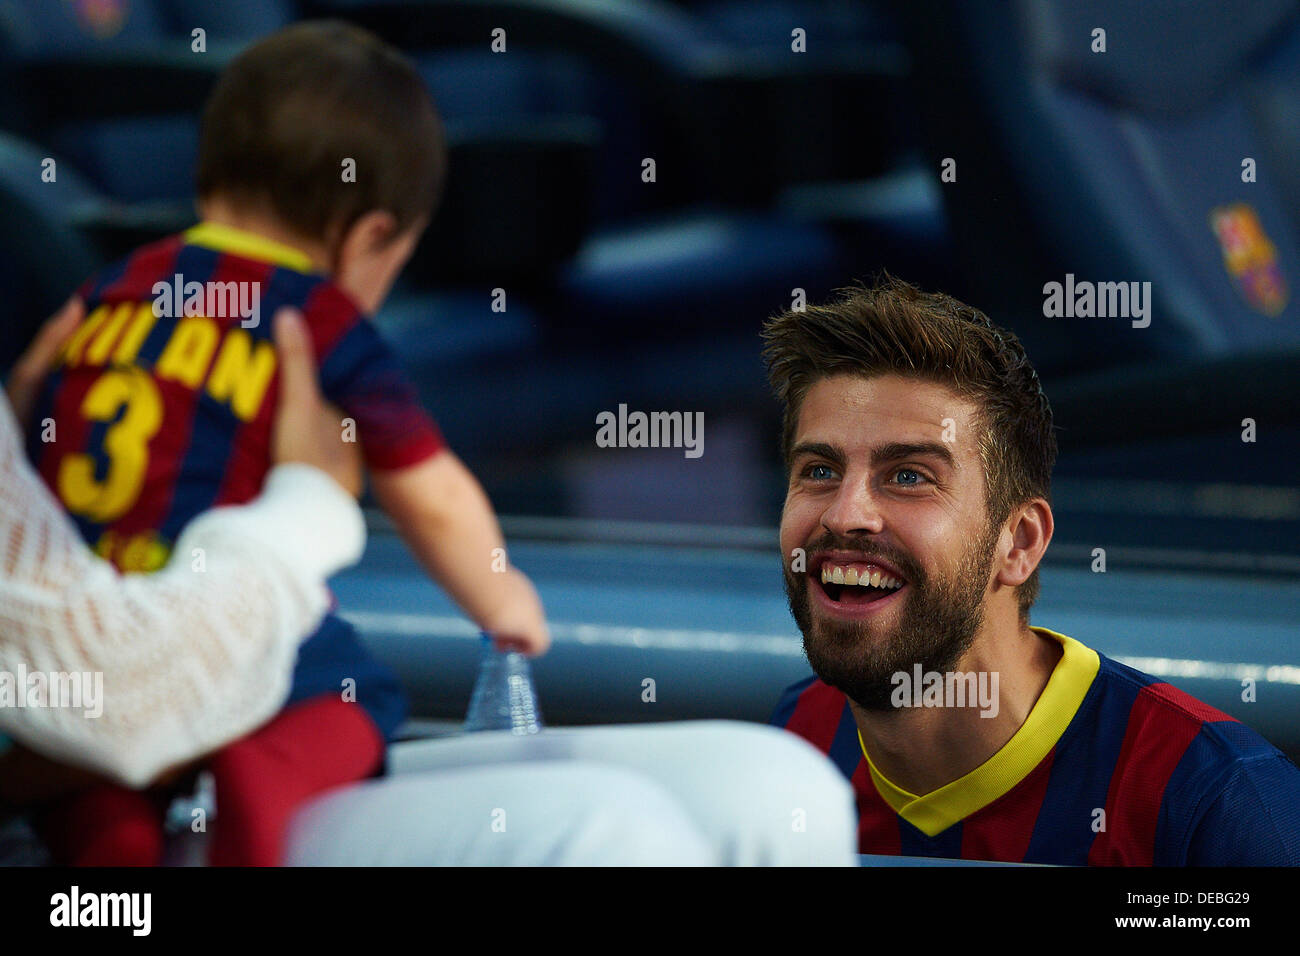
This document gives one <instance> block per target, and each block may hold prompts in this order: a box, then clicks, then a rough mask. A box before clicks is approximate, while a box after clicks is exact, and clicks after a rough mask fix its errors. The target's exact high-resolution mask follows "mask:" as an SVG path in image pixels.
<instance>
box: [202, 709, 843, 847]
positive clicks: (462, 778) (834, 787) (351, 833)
mask: <svg viewBox="0 0 1300 956" xmlns="http://www.w3.org/2000/svg"><path fill="white" fill-rule="evenodd" d="M388 763H389V769H390V773H391V775H390V776H389V777H387V778H385V779H381V780H376V781H371V782H367V783H364V784H360V785H356V786H350V787H344V788H341V789H339V790H335V791H332V792H331V793H329V794H327V795H325V796H322V797H320V798H318V799H317V800H316V801H314V802H313V803H312V804H310V805H309V806H308V807H307V808H305V809H304V810H302V811H300V812H299V814H298V816H297V817H296V818H295V821H294V824H293V827H292V829H291V833H290V840H289V849H288V851H287V862H288V863H289V864H291V865H331V866H341V865H358V866H366V865H404V866H447V865H499V864H513V865H544V864H547V863H581V864H593V865H600V864H605V865H618V864H637V863H642V864H651V865H654V864H658V863H669V864H678V865H688V864H695V863H697V862H700V857H699V851H698V850H697V849H692V847H693V846H695V845H697V844H698V841H699V840H700V839H703V841H704V844H705V846H704V856H703V862H705V863H707V864H710V865H722V866H747V865H770V866H853V865H855V864H856V862H857V856H856V843H857V837H856V831H857V813H856V810H855V809H854V800H853V792H852V789H851V787H850V786H849V784H848V781H846V780H845V779H844V777H843V776H842V775H841V774H840V773H839V771H838V770H836V768H835V767H834V765H832V764H831V762H830V761H829V760H827V759H826V757H825V755H824V754H822V753H821V752H819V751H818V750H817V749H816V748H814V747H812V746H811V745H810V744H808V743H807V742H806V741H804V740H802V739H801V738H798V737H796V736H794V735H793V734H790V733H787V732H785V731H782V730H777V729H775V728H772V727H765V726H761V725H757V724H745V723H740V722H736V721H686V722H680V723H668V724H649V725H646V724H638V725H623V726H611V727H579V728H548V729H547V730H546V731H544V732H543V733H541V734H539V735H537V736H533V737H516V736H513V735H511V734H510V733H509V732H498V733H479V734H467V735H465V736H463V737H451V738H442V739H436V740H426V741H413V742H408V743H400V744H395V745H394V746H392V747H391V748H390V749H389V761H388ZM499 811H503V812H504V816H503V817H501V815H500V814H499ZM219 814H220V809H219V808H218V815H219ZM494 814H497V816H494ZM494 819H504V822H505V829H504V830H500V829H495V830H494V829H493V828H492V822H493V820H494ZM674 821H675V822H674ZM602 828H604V831H603V832H604V833H605V836H606V837H607V838H608V839H606V840H604V841H603V842H602V841H596V840H594V839H587V838H588V837H589V836H590V834H591V833H592V832H600V831H601V830H602ZM579 837H581V839H579ZM615 837H617V838H615ZM573 841H576V844H574V845H570V844H571V843H572V842H573ZM665 857H666V859H665Z"/></svg>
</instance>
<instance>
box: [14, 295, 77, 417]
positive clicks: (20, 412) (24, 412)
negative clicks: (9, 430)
mask: <svg viewBox="0 0 1300 956" xmlns="http://www.w3.org/2000/svg"><path fill="white" fill-rule="evenodd" d="M85 314H86V304H85V303H84V302H82V301H81V300H80V299H78V298H77V297H76V296H73V297H72V298H71V299H69V300H68V301H67V302H65V303H64V304H63V308H61V309H59V311H58V312H56V313H55V314H54V315H53V316H52V317H51V318H49V319H48V320H46V322H45V324H44V325H42V326H41V330H40V331H39V332H37V333H36V338H34V339H33V340H32V344H31V345H29V346H27V351H25V352H23V354H22V355H20V356H19V357H18V361H17V362H15V363H14V367H13V370H12V371H11V372H10V373H9V381H8V382H6V383H5V391H6V392H8V393H9V404H10V405H11V406H13V410H14V418H15V419H17V420H18V424H19V425H20V426H24V427H25V426H26V425H27V417H28V416H29V415H31V413H32V404H33V403H34V402H35V401H36V393H37V392H39V391H40V389H41V382H43V381H45V376H46V375H48V374H49V371H50V369H51V367H53V365H54V360H55V359H56V358H57V357H58V355H59V350H60V349H61V348H63V343H64V342H66V341H67V340H68V336H70V335H71V334H72V330H73V329H75V328H76V327H77V326H78V325H80V324H81V320H82V318H83V317H84V316H85Z"/></svg>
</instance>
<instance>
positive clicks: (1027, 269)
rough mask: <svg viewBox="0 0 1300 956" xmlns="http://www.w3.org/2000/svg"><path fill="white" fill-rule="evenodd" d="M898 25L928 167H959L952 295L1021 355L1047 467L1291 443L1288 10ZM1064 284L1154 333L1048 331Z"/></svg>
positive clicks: (1292, 82)
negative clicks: (1017, 342)
mask: <svg viewBox="0 0 1300 956" xmlns="http://www.w3.org/2000/svg"><path fill="white" fill-rule="evenodd" d="M899 11H900V16H901V17H902V22H903V25H904V32H905V36H906V38H907V43H908V47H909V49H910V51H911V53H912V55H913V57H914V59H915V67H916V69H915V74H914V75H915V77H916V83H917V96H918V102H919V103H920V105H921V109H922V116H923V117H924V119H925V121H926V124H925V125H926V131H925V132H926V140H927V149H928V153H929V162H930V163H931V164H933V168H935V169H937V168H938V166H939V163H940V162H941V160H942V159H943V158H944V157H952V158H954V159H955V160H956V162H957V179H956V181H955V182H951V183H945V184H943V186H942V195H943V198H944V201H945V205H946V208H947V214H948V216H949V218H950V220H951V223H952V228H953V232H954V236H955V238H956V242H957V248H958V249H959V250H960V262H959V265H960V267H961V274H962V279H963V282H962V283H961V286H960V287H959V288H957V289H954V290H953V291H955V292H957V293H958V294H959V295H962V296H963V297H965V298H967V299H968V300H969V301H972V302H975V303H977V304H979V305H980V306H981V307H982V308H984V309H985V310H986V311H987V312H989V313H990V314H991V315H993V316H994V317H995V319H997V320H998V321H1000V322H1003V323H1005V324H1008V325H1010V326H1012V327H1013V328H1014V329H1015V330H1016V331H1017V333H1018V334H1020V335H1021V337H1022V339H1024V341H1025V342H1026V345H1027V347H1028V348H1029V351H1030V355H1031V356H1033V357H1034V359H1035V363H1036V364H1037V365H1038V367H1039V369H1040V370H1041V371H1042V372H1043V373H1044V380H1045V381H1047V382H1048V385H1049V387H1048V391H1049V394H1051V395H1052V400H1053V405H1054V407H1055V409H1056V412H1057V422H1058V424H1059V425H1060V426H1061V428H1062V433H1061V440H1062V442H1063V448H1065V447H1076V446H1078V445H1080V444H1087V443H1088V442H1089V441H1091V442H1094V443H1095V442H1101V443H1108V444H1114V443H1116V442H1121V441H1123V440H1124V439H1125V437H1126V435H1127V437H1130V438H1132V439H1133V440H1135V441H1136V440H1144V441H1151V440H1154V439H1155V438H1156V437H1172V436H1178V435H1194V434H1210V433H1214V434H1227V433H1229V432H1231V431H1233V430H1239V429H1240V428H1241V421H1242V419H1243V417H1245V416H1254V417H1257V418H1258V419H1259V420H1260V421H1261V423H1262V422H1264V421H1265V420H1267V421H1268V424H1269V427H1270V428H1272V427H1275V426H1294V425H1295V424H1297V423H1300V398H1297V396H1296V390H1295V389H1294V387H1293V383H1294V381H1295V378H1296V374H1297V371H1300V322H1298V321H1297V319H1300V301H1298V300H1297V296H1296V291H1297V288H1298V286H1297V283H1300V221H1298V220H1297V218H1296V209H1297V205H1296V202H1295V197H1296V195H1297V193H1296V188H1297V179H1296V173H1295V169H1294V166H1295V164H1294V157H1295V147H1296V145H1297V138H1298V137H1297V123H1300V120H1298V119H1297V115H1296V102H1297V101H1296V99H1295V97H1294V96H1293V95H1291V94H1294V93H1295V92H1296V90H1297V80H1296V75H1297V72H1296V69H1295V67H1296V65H1297V63H1298V62H1300V59H1298V54H1297V50H1298V49H1300V47H1298V45H1300V4H1297V3H1296V2H1295V0H1260V2H1258V3H1252V4H1250V5H1248V6H1245V7H1243V6H1241V5H1238V4H1234V3H1228V2H1224V0H1207V2H1200V3H1196V4H1184V3H1177V2H1171V0H1151V2H1147V3H1142V4H1129V3H1122V2H1112V0H1090V2H1086V3H1076V2H1059V0H1034V2H1030V0H1017V2H1009V3H1001V4H966V3H960V2H951V0H918V2H916V3H911V4H906V5H899ZM936 23H942V24H944V29H943V30H936V29H934V24H936ZM1098 29H1104V31H1105V34H1104V40H1105V52H1101V51H1100V46H1099V43H1100V39H1101V34H1094V30H1098ZM1094 47H1096V51H1094ZM1153 64H1156V65H1158V68H1153ZM1247 159H1252V160H1254V164H1255V166H1254V172H1255V177H1256V178H1255V179H1254V180H1253V181H1246V179H1248V178H1249V177H1243V173H1244V171H1245V170H1244V167H1243V164H1244V162H1245V161H1246V160H1247ZM1246 165H1249V164H1246ZM1067 275H1073V276H1074V277H1075V279H1076V280H1082V281H1088V282H1126V283H1127V282H1149V283H1150V284H1151V285H1150V290H1151V298H1152V303H1151V307H1150V308H1151V311H1150V325H1149V327H1146V328H1134V327H1133V323H1132V322H1131V321H1129V320H1127V319H1125V318H1074V319H1071V318H1047V317H1045V311H1044V306H1045V289H1044V286H1045V284H1046V283H1048V282H1052V281H1055V282H1060V283H1062V284H1064V283H1065V282H1066V279H1067ZM1082 373H1087V374H1082ZM1225 399H1228V400H1225ZM1135 410H1136V411H1140V412H1141V414H1135ZM1261 427H1262V426H1261Z"/></svg>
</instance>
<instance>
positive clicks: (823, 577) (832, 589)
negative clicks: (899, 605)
mask: <svg viewBox="0 0 1300 956" xmlns="http://www.w3.org/2000/svg"><path fill="white" fill-rule="evenodd" d="M809 576H810V577H811V578H812V579H813V581H814V582H816V583H815V584H814V585H813V586H814V587H818V588H820V590H821V591H822V593H823V594H824V595H825V596H826V598H827V599H829V600H830V601H831V602H832V603H834V604H837V605H843V606H861V605H865V604H872V603H874V602H876V601H879V600H882V599H885V598H888V597H891V596H892V595H893V594H894V593H896V592H897V591H899V590H901V589H902V588H904V587H906V586H907V582H906V581H905V580H904V579H903V577H902V576H901V575H899V574H898V573H897V572H896V571H894V570H893V569H892V568H886V567H882V566H881V565H880V564H878V563H876V562H875V561H871V560H866V561H851V560H839V559H835V558H831V557H828V558H826V559H824V560H823V561H822V562H821V563H820V566H819V567H818V568H817V569H816V570H814V571H813V572H812V573H811V574H810V575H809Z"/></svg>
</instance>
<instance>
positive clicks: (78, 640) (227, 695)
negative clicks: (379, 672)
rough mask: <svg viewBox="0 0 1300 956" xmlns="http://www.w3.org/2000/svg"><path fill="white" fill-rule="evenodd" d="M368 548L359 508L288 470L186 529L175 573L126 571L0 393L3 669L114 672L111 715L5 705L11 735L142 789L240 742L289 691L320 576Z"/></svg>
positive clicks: (309, 474) (315, 478)
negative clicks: (103, 546) (84, 534)
mask: <svg viewBox="0 0 1300 956" xmlns="http://www.w3.org/2000/svg"><path fill="white" fill-rule="evenodd" d="M364 547H365V523H364V519H363V517H362V515H361V512H360V509H359V508H358V507H357V504H356V502H355V501H353V500H352V499H351V498H350V497H349V496H348V495H347V494H346V493H345V492H344V491H343V490H342V489H341V488H339V487H338V486H337V485H336V484H335V483H334V482H333V481H332V480H331V479H330V478H329V477H328V476H327V475H325V474H324V473H322V472H319V471H317V470H316V469H313V468H310V467H309V466H306V465H280V466H278V467H277V468H275V469H273V470H272V472H271V473H270V475H269V476H268V480H267V483H266V488H265V491H264V493H263V495H262V497H261V498H260V499H259V500H258V501H257V502H254V503H252V504H249V505H246V506H243V507H239V508H223V509H217V510H215V511H212V512H209V513H207V514H205V515H202V516H200V517H199V518H197V519H196V520H194V521H193V522H191V524H190V525H189V526H188V527H187V528H186V529H185V531H184V532H183V533H182V535H181V536H180V539H179V540H178V541H177V543H176V546H175V548H174V550H173V555H174V557H173V560H172V561H171V562H170V563H169V564H167V565H166V567H164V568H163V569H161V570H160V571H158V572H157V573H155V574H150V575H126V576H121V575H119V574H118V573H117V572H116V571H115V570H114V569H113V568H112V566H111V565H109V564H107V563H106V562H104V561H102V560H100V559H99V558H97V557H96V556H94V555H93V554H92V553H91V552H90V551H89V550H87V548H86V547H85V545H84V544H83V543H82V541H81V538H80V536H79V535H78V533H77V530H76V528H75V527H74V526H73V525H72V523H71V522H70V521H69V519H68V518H67V516H66V515H65V514H64V513H63V511H62V510H61V509H60V507H59V505H58V503H57V502H56V501H55V500H54V498H53V497H52V496H51V495H50V494H49V492H48V490H47V489H46V488H45V486H44V484H43V483H42V482H41V480H40V478H39V477H38V476H37V475H36V474H35V472H34V471H33V470H32V469H31V467H30V466H29V465H28V463H27V462H26V460H25V458H24V457H23V453H22V449H21V446H20V442H19V436H18V430H17V426H16V424H15V423H14V419H13V413H12V411H11V410H10V408H9V404H8V401H7V400H5V399H4V397H3V396H2V395H0V672H5V673H8V674H11V675H18V674H21V673H28V674H30V673H33V672H40V673H45V674H49V673H52V672H57V673H65V674H70V673H78V674H81V673H87V672H90V673H95V672H99V673H102V675H103V678H102V680H103V712H102V715H101V716H99V717H97V718H96V717H89V716H86V713H85V711H84V710H81V709H70V708H63V707H52V706H39V707H0V733H4V734H8V735H10V736H12V737H13V738H14V739H15V740H18V741H21V742H22V743H24V744H26V745H28V746H29V747H31V748H32V749H33V750H36V751H39V752H40V753H42V754H45V755H46V756H49V757H51V758H54V759H58V760H62V761H64V762H67V763H70V764H75V765H79V766H82V767H85V768H87V769H90V770H94V771H98V772H100V773H102V774H105V775H107V776H109V777H111V778H112V779H114V780H116V781H118V782H120V783H123V784H125V785H127V786H131V787H140V786H143V785H145V784H147V783H149V782H150V781H151V780H152V779H153V778H154V777H155V776H157V775H158V774H159V773H160V772H161V771H163V770H165V769H166V768H168V767H170V766H172V765H174V764H177V763H182V762H186V761H189V760H191V759H193V758H195V757H198V756H201V755H203V754H205V753H207V752H209V751H211V750H214V749H216V748H218V747H220V746H222V745H223V744H226V743H228V742H229V741H231V740H234V739H237V738H238V737H241V736H243V735H244V734H246V733H248V732H249V731H251V730H253V729H254V728H256V727H258V726H260V725H261V724H263V723H265V722H266V721H267V720H268V719H269V718H270V717H271V716H272V715H274V714H275V713H276V712H277V711H278V710H279V709H280V707H281V706H282V704H283V703H284V701H285V700H286V699H287V697H288V692H289V681H290V676H291V672H292V668H293V663H294V660H295V657H296V655H297V649H298V644H299V643H300V642H301V641H302V639H303V638H304V637H306V636H307V635H309V634H311V633H312V631H313V630H314V629H315V627H316V626H317V624H318V623H319V622H320V619H321V617H322V616H323V614H324V612H325V610H326V609H327V606H328V594H327V592H326V590H325V587H324V583H323V578H324V577H325V576H326V575H327V574H329V573H332V572H334V571H337V570H339V569H341V568H343V567H345V566H347V565H349V564H351V563H353V562H355V561H356V560H357V558H358V557H359V556H360V555H361V552H362V551H363V550H364ZM20 690H21V689H20Z"/></svg>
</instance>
